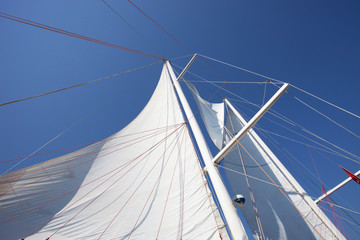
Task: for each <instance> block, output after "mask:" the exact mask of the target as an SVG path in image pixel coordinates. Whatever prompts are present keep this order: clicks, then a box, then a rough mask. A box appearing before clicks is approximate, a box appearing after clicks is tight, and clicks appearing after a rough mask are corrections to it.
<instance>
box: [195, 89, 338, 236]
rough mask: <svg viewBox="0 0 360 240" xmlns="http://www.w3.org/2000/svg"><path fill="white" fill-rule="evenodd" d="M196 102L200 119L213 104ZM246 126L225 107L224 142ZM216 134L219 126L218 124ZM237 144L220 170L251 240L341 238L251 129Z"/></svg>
mask: <svg viewBox="0 0 360 240" xmlns="http://www.w3.org/2000/svg"><path fill="white" fill-rule="evenodd" d="M192 88H194V87H192ZM199 98H200V96H196V97H195V100H196V101H197V103H198V105H199V106H200V107H199V109H200V112H202V114H201V116H202V117H203V118H204V117H206V116H207V115H208V114H204V112H209V111H210V110H209V109H212V108H213V106H212V105H213V104H212V103H209V102H205V101H198V100H199ZM200 99H201V98H200ZM204 109H206V110H204ZM209 116H210V115H209ZM214 117H216V116H215V115H214V114H212V116H210V118H214ZM220 119H223V118H222V117H221V118H220ZM220 121H221V120H220ZM210 122H215V120H214V119H212V120H211V121H206V120H204V124H205V125H209V123H210ZM245 124H246V121H245V120H244V118H242V117H241V116H239V115H236V114H235V113H234V112H233V111H232V110H231V109H229V111H228V115H227V118H226V129H227V130H229V131H230V133H226V134H225V138H224V141H225V144H226V143H228V142H229V141H230V140H231V138H232V136H234V135H236V134H237V133H238V132H239V131H240V130H241V129H242V127H243V126H244V125H245ZM206 129H207V130H208V132H209V135H210V136H211V135H212V134H213V132H216V130H214V129H213V126H206ZM220 130H223V128H222V127H221V126H220V125H218V130H217V131H220ZM214 143H215V142H214ZM240 144H241V146H240ZM240 144H238V145H237V146H236V147H234V149H233V150H232V151H231V152H230V153H229V154H228V155H227V156H226V157H225V159H224V160H223V161H222V163H223V167H225V168H227V169H231V170H228V171H225V174H226V177H227V180H228V182H229V185H230V187H231V191H232V192H233V193H234V194H241V195H243V196H244V197H245V199H246V203H245V204H244V206H243V207H241V211H242V213H243V215H244V217H245V219H246V221H247V224H248V226H249V227H250V229H251V231H252V233H253V236H254V238H255V239H263V238H265V239H314V238H315V239H345V238H344V236H343V235H342V234H341V233H340V232H339V231H338V229H337V228H336V227H335V226H334V225H333V223H332V222H331V221H330V220H329V219H328V218H327V216H326V215H325V214H324V213H323V212H322V211H321V210H320V209H319V207H318V206H317V205H316V204H315V203H314V202H313V201H312V199H311V198H310V197H309V196H308V195H307V193H306V192H305V190H304V189H303V188H302V187H301V186H300V185H299V184H298V183H297V181H296V180H295V179H294V178H293V177H292V176H291V174H290V173H289V172H288V171H287V170H286V168H285V167H284V166H283V165H282V164H281V162H280V161H279V160H278V159H277V157H276V156H275V155H274V154H273V153H272V152H271V150H270V149H269V148H268V147H267V146H266V145H265V143H264V142H263V141H262V140H261V139H260V138H259V136H258V135H257V134H256V133H255V131H253V130H250V131H249V133H248V134H247V135H246V136H245V137H243V138H242V139H241V140H240Z"/></svg>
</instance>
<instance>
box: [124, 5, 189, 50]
mask: <svg viewBox="0 0 360 240" xmlns="http://www.w3.org/2000/svg"><path fill="white" fill-rule="evenodd" d="M128 2H129V3H130V4H131V5H133V6H134V7H135V8H136V9H137V10H139V11H140V12H141V13H142V14H144V15H145V16H146V17H147V18H148V19H150V21H152V22H153V23H154V24H155V25H156V26H158V27H159V28H160V29H161V30H163V31H164V32H165V33H166V34H167V35H169V36H170V37H171V38H172V39H174V40H175V41H176V42H177V43H179V44H180V45H181V46H182V47H183V48H185V49H186V50H187V51H188V52H189V53H192V51H190V50H189V49H188V48H187V47H186V46H185V45H184V44H182V43H181V42H180V41H179V40H177V39H176V38H175V37H174V36H173V35H171V34H170V33H169V32H168V31H166V30H165V29H164V28H163V27H162V26H161V25H160V24H158V23H157V22H156V21H155V20H154V19H152V18H151V17H150V16H149V15H147V14H146V13H145V12H144V11H143V10H141V9H140V8H139V7H138V6H136V5H135V4H134V3H133V2H131V1H130V0H128Z"/></svg>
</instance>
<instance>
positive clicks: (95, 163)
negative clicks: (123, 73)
mask: <svg viewBox="0 0 360 240" xmlns="http://www.w3.org/2000/svg"><path fill="white" fill-rule="evenodd" d="M21 238H25V239H46V238H50V239H220V238H222V239H228V238H229V237H228V235H227V232H226V230H225V228H224V223H223V222H222V220H221V217H220V215H219V212H218V210H217V208H216V205H215V204H214V201H213V199H212V197H211V192H210V190H209V188H208V186H207V184H206V181H205V178H204V175H203V171H202V169H201V166H200V164H199V162H198V159H197V155H196V153H195V150H194V147H193V145H192V141H191V139H190V135H189V132H188V130H187V126H186V124H184V119H183V116H182V113H181V109H180V107H179V104H178V102H177V99H176V95H175V93H174V90H173V88H172V84H171V82H170V76H169V73H168V70H167V68H166V67H163V70H162V73H161V76H160V80H159V83H158V85H157V87H156V89H155V92H154V94H153V96H152V97H151V99H150V101H149V102H148V104H147V105H146V107H145V108H144V109H143V110H142V112H141V113H140V114H139V115H138V116H137V118H136V119H135V120H133V121H132V122H131V123H130V124H129V125H128V126H126V127H125V128H124V129H122V130H121V131H119V132H118V133H116V134H114V135H112V136H110V137H108V138H107V139H105V140H103V141H100V142H98V143H95V144H93V145H91V146H89V147H87V148H84V149H81V150H78V151H76V152H73V153H70V154H67V155H64V156H61V157H58V158H55V159H51V160H48V161H46V162H43V163H40V164H37V165H34V166H31V167H28V168H25V169H22V170H19V171H15V172H13V173H9V174H6V175H4V176H2V177H1V178H0V239H8V240H12V239H21Z"/></svg>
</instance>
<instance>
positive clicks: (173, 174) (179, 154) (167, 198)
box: [156, 134, 186, 239]
mask: <svg viewBox="0 0 360 240" xmlns="http://www.w3.org/2000/svg"><path fill="white" fill-rule="evenodd" d="M184 136H185V134H184V135H183V138H182V140H181V143H180V149H179V152H178V156H177V159H176V162H175V166H174V170H173V173H172V177H171V181H170V184H169V190H168V192H167V195H166V200H165V205H164V209H163V212H162V215H161V219H160V223H159V228H158V232H157V235H156V239H159V234H160V229H161V224H162V222H163V219H164V215H165V210H166V206H167V203H168V200H169V195H170V191H171V187H172V183H173V181H174V176H175V170H176V168H177V166H178V162H179V159H180V156H181V149H182V146H183V142H184ZM171 153H172V152H171ZM170 155H171V154H170ZM184 156H185V157H184V160H185V158H186V154H185V155H184ZM159 179H160V176H159Z"/></svg>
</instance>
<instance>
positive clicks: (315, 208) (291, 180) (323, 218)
mask: <svg viewBox="0 0 360 240" xmlns="http://www.w3.org/2000/svg"><path fill="white" fill-rule="evenodd" d="M225 103H226V104H227V105H228V106H229V108H230V109H231V110H232V112H233V113H234V114H235V116H236V117H237V118H238V119H239V121H240V122H241V124H243V125H244V126H245V125H246V124H247V122H246V120H245V119H244V118H243V117H242V116H241V115H240V113H239V112H238V111H237V110H236V109H235V107H234V106H233V105H232V104H231V103H230V102H229V101H228V100H225ZM248 134H249V135H250V137H251V138H252V139H253V140H254V141H255V142H256V143H257V144H258V145H259V146H260V147H261V149H262V150H263V151H264V153H265V154H266V155H268V157H269V159H270V161H271V162H272V163H273V164H274V165H275V166H276V167H277V168H278V170H279V171H280V172H281V173H282V174H283V176H284V177H285V178H286V180H287V181H288V182H289V183H290V184H291V186H292V187H293V188H294V190H295V191H296V192H297V193H298V194H299V196H301V198H302V200H304V202H305V203H306V205H307V206H308V207H309V208H310V209H311V210H312V212H313V213H315V215H316V216H317V218H319V219H321V221H322V223H323V224H325V226H326V227H327V228H328V229H329V230H330V231H331V232H332V234H333V235H334V236H336V237H337V238H338V239H345V237H344V236H343V235H342V233H341V232H340V231H339V230H338V229H337V228H336V227H335V226H334V225H333V224H332V222H331V221H330V220H329V219H328V218H327V217H326V215H325V214H324V213H323V212H322V211H321V209H320V208H319V207H318V206H317V205H316V204H315V202H314V201H313V200H312V199H311V198H310V196H309V195H308V194H307V193H306V191H305V190H304V189H303V188H302V187H301V186H300V184H299V183H298V182H297V181H296V180H295V178H294V177H293V176H292V175H291V174H290V173H289V172H288V171H287V169H286V168H285V166H284V165H283V164H282V163H281V162H280V161H279V159H278V158H277V157H276V156H275V155H274V153H273V152H272V151H271V150H270V149H269V148H268V147H267V145H266V144H265V143H264V142H263V141H262V140H261V138H260V137H259V136H258V135H257V134H256V133H255V131H254V130H253V129H250V131H249V133H248ZM290 198H291V197H290ZM291 200H292V201H294V199H291ZM304 217H306V216H304ZM306 220H307V221H309V220H308V219H306ZM310 222H311V221H310ZM311 225H312V227H313V228H314V230H316V231H318V230H317V227H316V226H317V223H314V222H311Z"/></svg>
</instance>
